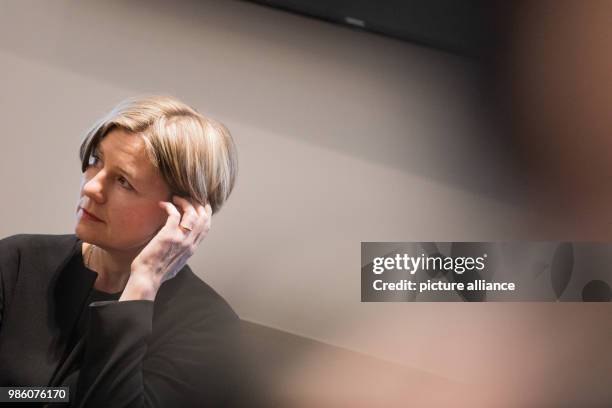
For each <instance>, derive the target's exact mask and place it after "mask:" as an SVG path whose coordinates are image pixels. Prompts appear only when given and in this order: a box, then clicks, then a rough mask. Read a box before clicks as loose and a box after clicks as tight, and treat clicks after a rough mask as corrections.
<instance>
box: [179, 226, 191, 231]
mask: <svg viewBox="0 0 612 408" xmlns="http://www.w3.org/2000/svg"><path fill="white" fill-rule="evenodd" d="M179 227H181V228H182V229H184V230H186V231H189V232H191V231H193V230H192V229H191V228H190V227H187V226H185V225H183V224H179Z"/></svg>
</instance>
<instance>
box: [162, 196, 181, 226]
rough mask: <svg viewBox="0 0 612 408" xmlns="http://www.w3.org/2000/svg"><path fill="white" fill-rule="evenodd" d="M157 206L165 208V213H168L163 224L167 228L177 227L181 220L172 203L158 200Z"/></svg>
mask: <svg viewBox="0 0 612 408" xmlns="http://www.w3.org/2000/svg"><path fill="white" fill-rule="evenodd" d="M159 206H160V207H161V208H162V209H164V210H166V213H167V214H168V219H167V220H166V224H165V225H164V226H167V227H169V228H177V227H178V225H179V222H180V221H181V213H180V212H179V211H178V210H177V209H176V207H175V206H174V205H173V204H172V203H169V202H167V201H160V202H159Z"/></svg>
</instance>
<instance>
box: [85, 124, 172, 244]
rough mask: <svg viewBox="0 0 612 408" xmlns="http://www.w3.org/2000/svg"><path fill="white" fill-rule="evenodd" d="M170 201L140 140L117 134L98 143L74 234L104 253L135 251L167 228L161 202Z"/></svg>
mask: <svg viewBox="0 0 612 408" xmlns="http://www.w3.org/2000/svg"><path fill="white" fill-rule="evenodd" d="M170 197H171V193H170V190H169V188H168V186H167V184H166V182H165V181H164V180H163V179H162V177H161V175H160V174H159V173H158V172H157V170H156V169H155V167H154V166H153V164H152V163H151V162H150V161H149V159H148V157H147V155H146V153H145V143H144V141H143V139H142V136H139V135H135V134H132V133H127V132H125V131H123V130H119V129H115V130H113V131H111V132H109V133H108V134H107V135H106V136H105V137H104V138H103V139H102V141H101V142H100V143H99V144H98V147H97V149H96V150H95V151H94V152H93V154H92V155H91V157H90V159H89V166H88V167H87V170H86V171H85V173H83V178H82V181H81V192H80V198H79V203H78V206H77V224H76V227H75V233H76V235H77V236H78V237H79V238H81V239H82V240H83V241H86V242H90V243H92V244H95V245H98V246H100V247H102V248H105V249H115V250H126V251H129V250H137V249H139V248H141V247H143V246H144V245H146V244H147V243H148V242H149V241H150V240H151V238H153V237H154V236H155V234H156V233H157V231H158V230H159V229H160V228H161V227H162V226H163V225H164V224H165V222H166V219H167V213H166V212H165V211H164V210H163V209H162V208H161V207H159V204H158V203H159V201H169V199H170ZM88 213H89V214H91V215H89V214H88ZM92 215H93V217H92ZM96 218H97V219H96Z"/></svg>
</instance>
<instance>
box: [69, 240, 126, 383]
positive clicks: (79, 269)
mask: <svg viewBox="0 0 612 408" xmlns="http://www.w3.org/2000/svg"><path fill="white" fill-rule="evenodd" d="M79 243H80V245H78V246H77V247H78V248H80V250H77V251H75V253H74V255H73V256H72V258H71V259H70V261H69V262H68V264H67V265H66V268H68V269H73V270H75V272H76V274H84V273H85V272H86V271H87V270H90V269H89V268H87V267H86V266H85V263H84V260H83V251H82V248H81V247H82V242H81V241H80V240H79ZM120 297H121V292H118V293H107V292H102V291H99V290H97V289H96V288H92V290H91V292H90V294H89V297H88V298H87V301H86V302H85V305H87V306H88V305H90V304H92V303H94V302H105V301H116V300H118V299H119V298H120ZM88 312H89V308H88V307H84V308H83V310H81V313H80V315H79V320H78V323H77V325H76V326H75V328H74V333H73V335H72V336H71V337H70V340H69V341H68V346H67V348H66V350H67V353H66V355H65V356H64V360H65V359H66V358H68V357H71V358H72V360H71V361H70V362H69V368H68V369H67V375H66V378H65V379H64V380H63V381H62V384H61V386H63V387H69V389H70V390H73V391H74V390H76V386H77V380H78V377H79V371H80V369H81V364H82V363H83V348H82V347H79V348H76V346H77V345H79V343H80V342H82V341H84V337H85V334H86V333H87V329H88V327H89V316H90V315H89V313H88ZM71 354H73V355H72V356H71Z"/></svg>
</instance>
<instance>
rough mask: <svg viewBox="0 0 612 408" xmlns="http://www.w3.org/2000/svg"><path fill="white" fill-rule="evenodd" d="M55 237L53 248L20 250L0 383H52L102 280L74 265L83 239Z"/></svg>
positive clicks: (0, 352)
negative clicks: (81, 316)
mask: <svg viewBox="0 0 612 408" xmlns="http://www.w3.org/2000/svg"><path fill="white" fill-rule="evenodd" d="M53 238H54V239H55V241H54V242H52V243H51V244H50V243H49V242H45V243H41V242H36V243H33V244H32V245H31V246H30V247H26V248H23V250H22V252H21V260H22V262H21V264H20V268H19V277H18V279H17V284H16V287H15V296H14V297H13V301H12V304H11V306H10V308H9V310H8V313H7V315H6V319H5V321H3V323H2V332H1V335H0V367H3V370H0V371H2V372H3V373H2V374H0V383H6V382H7V381H9V382H11V383H12V384H9V385H16V386H17V385H38V386H44V385H48V384H49V383H50V382H51V380H52V377H53V374H54V372H55V371H56V370H57V368H58V367H59V365H60V364H61V362H62V360H63V358H64V357H65V354H66V346H67V342H68V340H69V339H70V335H71V333H72V331H73V329H74V326H75V324H76V323H77V318H78V316H79V313H80V312H81V310H82V309H83V307H84V306H85V305H84V303H85V302H86V300H87V297H88V295H89V292H90V291H91V288H92V286H93V284H94V282H95V280H96V278H97V273H95V272H93V271H91V270H89V269H86V270H85V272H84V271H83V270H82V269H79V268H74V267H70V266H74V265H71V261H74V259H73V255H75V253H76V251H80V250H81V245H80V243H81V241H79V240H78V239H77V238H76V237H75V236H74V235H72V236H61V237H53ZM44 239H45V240H49V239H50V238H48V237H45V238H44ZM4 368H7V370H6V371H5V370H4ZM5 373H10V376H8V375H7V376H5V375H6V374H5Z"/></svg>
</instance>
